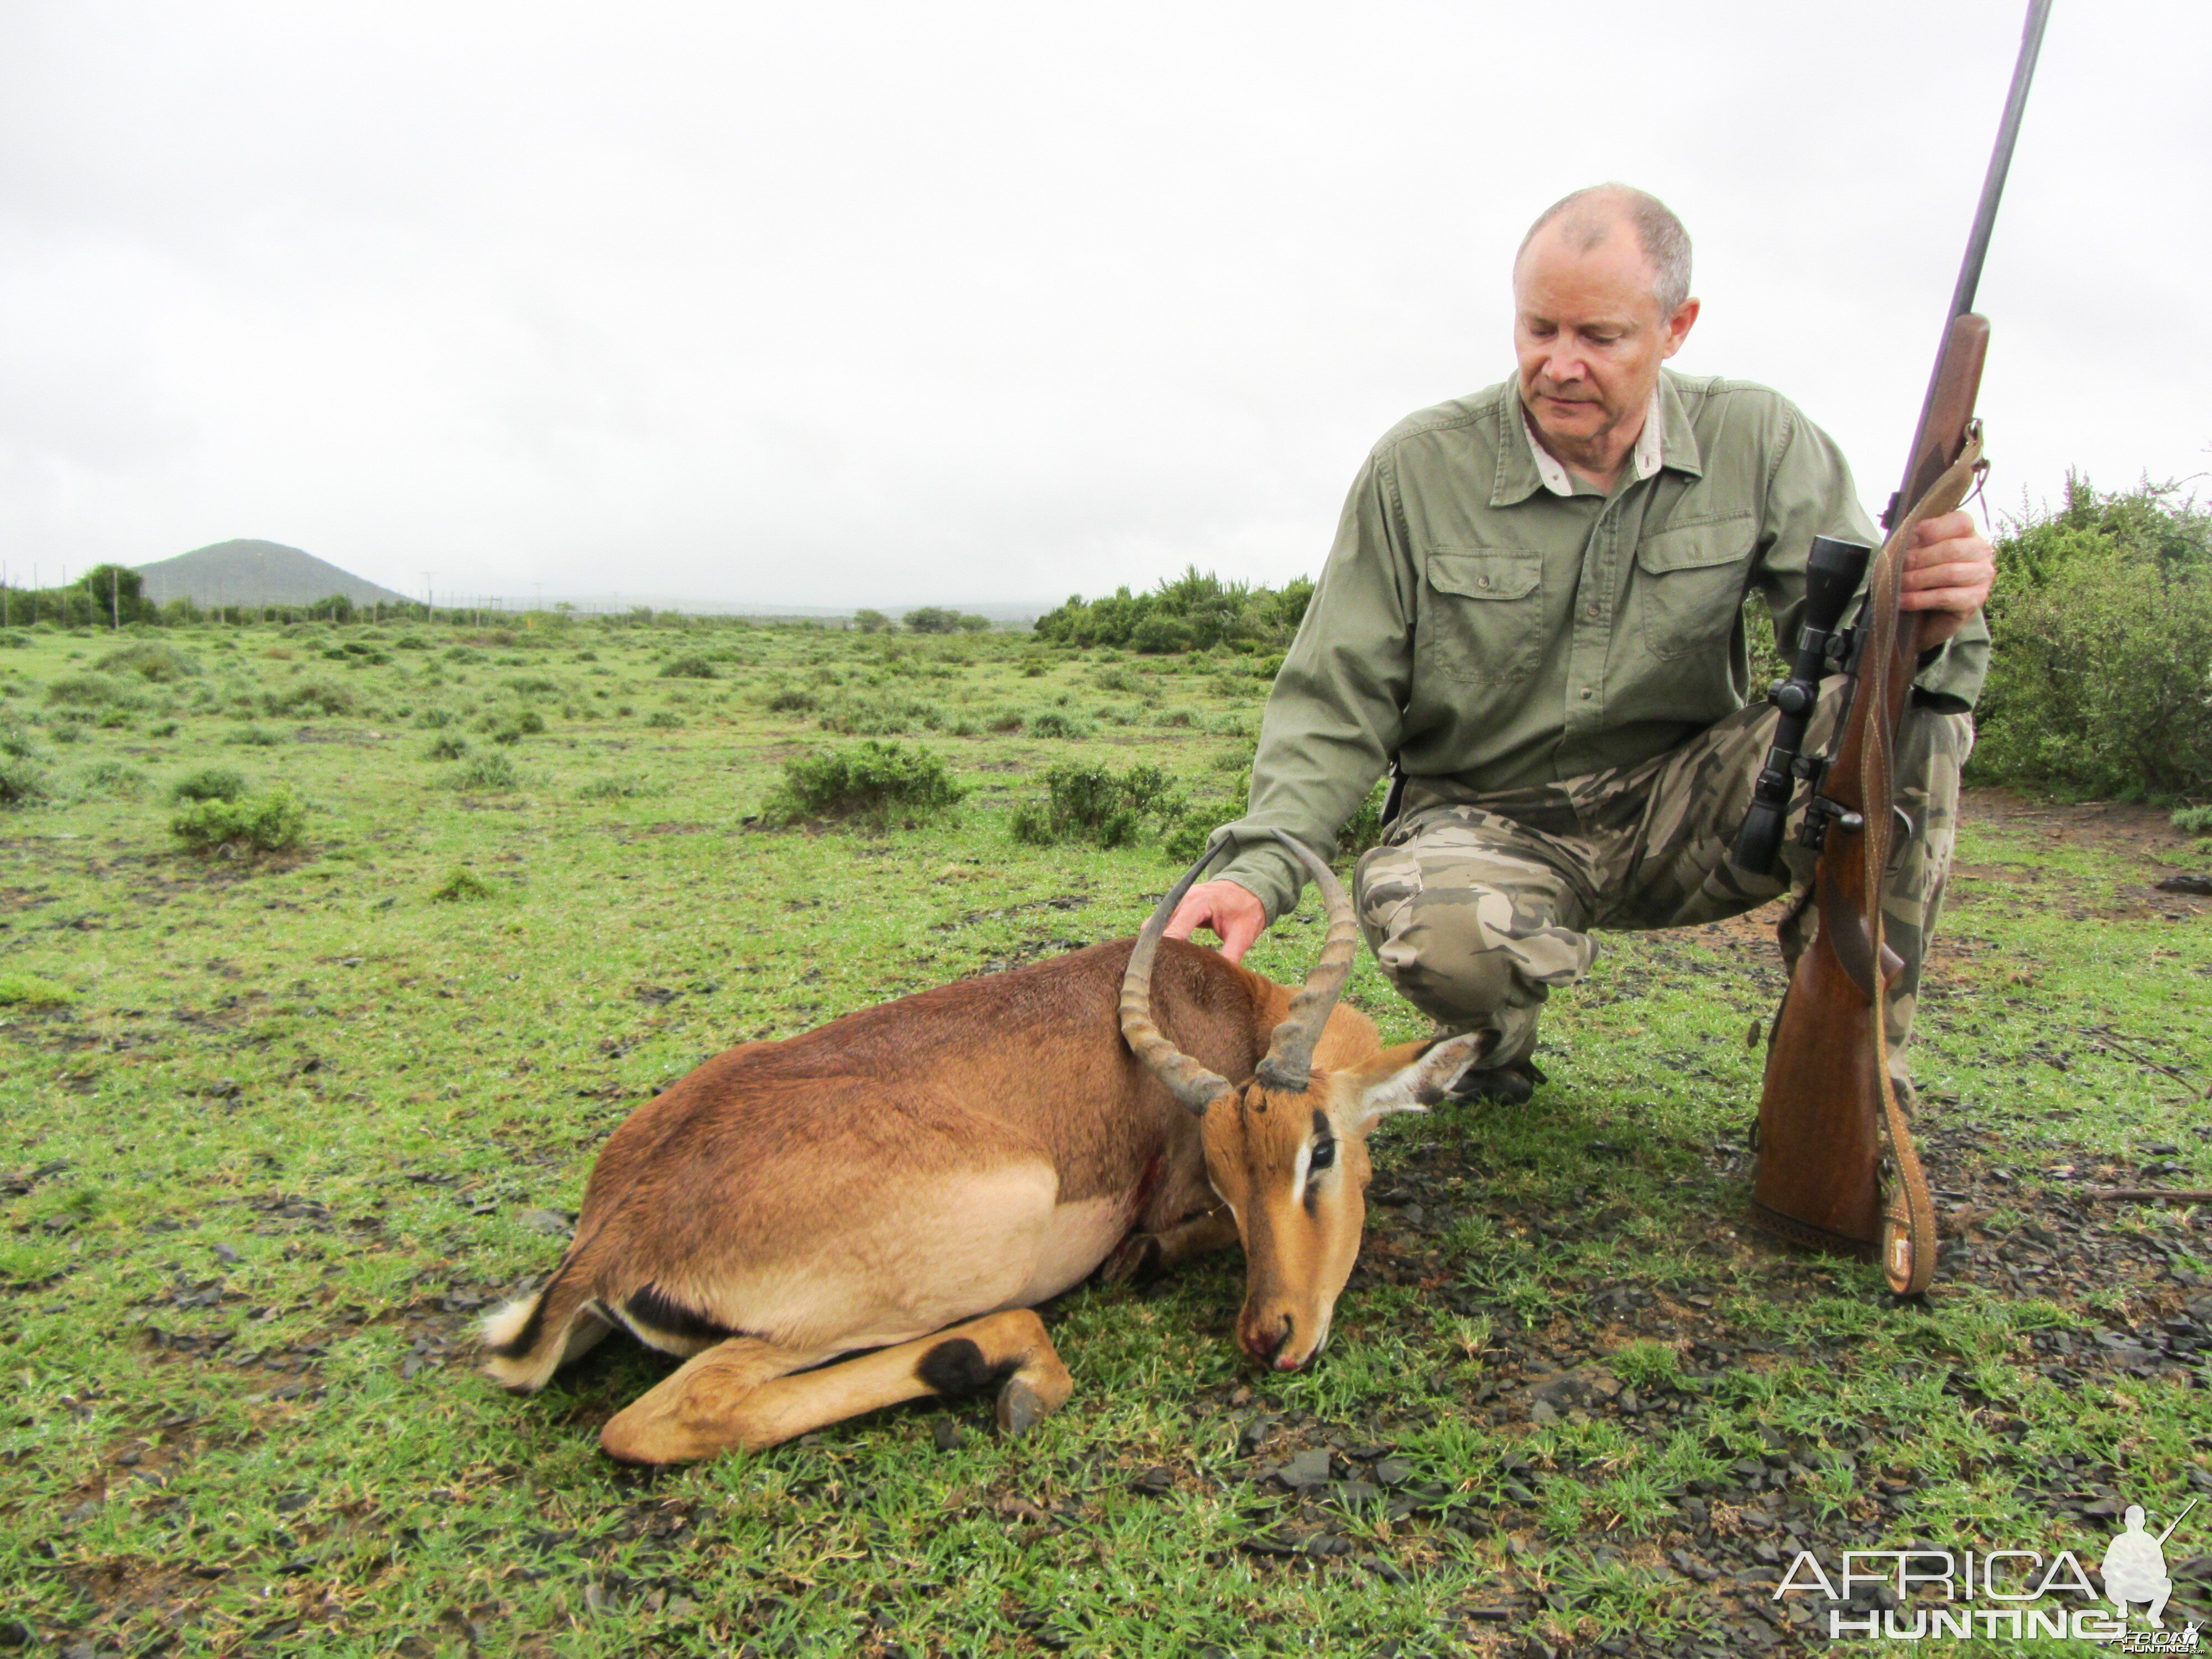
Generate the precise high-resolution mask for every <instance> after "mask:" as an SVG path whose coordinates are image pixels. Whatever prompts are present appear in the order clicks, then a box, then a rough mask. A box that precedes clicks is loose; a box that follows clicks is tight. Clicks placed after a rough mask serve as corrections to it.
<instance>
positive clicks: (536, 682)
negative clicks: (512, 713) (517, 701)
mask: <svg viewBox="0 0 2212 1659" xmlns="http://www.w3.org/2000/svg"><path fill="white" fill-rule="evenodd" d="M507 690H510V691H512V692H513V693H514V695H515V696H518V697H550V696H554V695H555V694H556V693H557V692H558V691H559V690H561V683H560V681H558V680H549V679H547V678H545V677H544V675H542V674H513V675H509V676H508V677H507Z"/></svg>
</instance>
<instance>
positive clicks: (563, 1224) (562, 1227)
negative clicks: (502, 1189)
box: [515, 1210, 576, 1238]
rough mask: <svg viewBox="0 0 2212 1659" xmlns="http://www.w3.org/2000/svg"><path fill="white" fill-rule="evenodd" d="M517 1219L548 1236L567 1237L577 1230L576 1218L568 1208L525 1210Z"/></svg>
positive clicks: (536, 1231) (534, 1230) (533, 1230)
mask: <svg viewBox="0 0 2212 1659" xmlns="http://www.w3.org/2000/svg"><path fill="white" fill-rule="evenodd" d="M515 1219H516V1220H517V1221H519V1222H520V1223H521V1224H522V1225H524V1226H526V1227H527V1228H529V1229H530V1231H532V1232H533V1233H544V1235H545V1236H546V1237H548V1238H566V1237H568V1235H569V1234H571V1233H573V1232H574V1231H576V1218H575V1217H574V1215H573V1214H571V1213H570V1212H568V1211H566V1210H525V1211H524V1212H522V1213H521V1214H520V1215H519V1216H517V1217H515Z"/></svg>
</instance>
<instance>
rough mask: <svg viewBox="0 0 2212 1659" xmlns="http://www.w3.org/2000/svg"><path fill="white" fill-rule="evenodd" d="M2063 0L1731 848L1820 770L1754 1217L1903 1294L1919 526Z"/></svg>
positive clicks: (1747, 854) (2018, 80)
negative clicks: (1838, 686)
mask: <svg viewBox="0 0 2212 1659" xmlns="http://www.w3.org/2000/svg"><path fill="white" fill-rule="evenodd" d="M2050 10H2051V0H2030V4H2029V6H2028V13H2027V27H2026V28H2025V29H2024V31H2023V32H2022V33H2021V47H2020V57H2019V59H2018V61H2017V62H2016V64H2015V66H2014V69H2013V78H2012V89H2011V93H2010V94H2009V95H2008V98H2007V99H2006V101H2005V110H2004V118H2003V119H2002V122H2001V123H2000V125H1999V126H1998V130H1997V142H1996V151H1995V153H1994V154H1993V155H1991V157H1990V168H1989V173H1988V174H1987V176H1986V177H1985V178H1984V180H1983V184H1982V198H1981V204H1980V206H1979V208H1978V210H1977V211H1976V213H1975V216H1974V225H1973V230H1972V234H1970V235H1969V236H1968V238H1967V241H1966V261H1965V264H1964V265H1963V266H1962V268H1961V269H1960V273H1959V283H1958V287H1957V288H1956V289H1954V292H1953V294H1952V296H1951V309H1950V313H1949V315H1948V318H1947V319H1946V320H1945V324H1944V332H1943V343H1942V349H1941V351H1940V352H1939V353H1938V354H1937V356H1936V372H1935V374H1934V375H1933V376H1932V377H1931V378H1930V380H1929V385H1928V393H1927V396H1926V398H1924V399H1923V402H1922V404H1921V409H1920V423H1919V426H1918V427H1917V429H1916V430H1915V432H1914V434H1913V438H1912V448H1911V459H1910V461H1909V463H1908V464H1907V465H1906V468H1905V483H1904V484H1903V486H1902V488H1900V489H1899V490H1898V492H1897V494H1896V495H1893V496H1892V497H1891V498H1890V502H1889V507H1888V509H1887V511H1886V512H1885V513H1883V514H1882V530H1883V532H1884V533H1885V534H1886V536H1887V541H1885V543H1884V544H1883V545H1882V548H1881V551H1880V552H1879V553H1878V554H1875V556H1874V558H1873V562H1872V567H1871V568H1866V565H1865V561H1866V558H1867V555H1868V551H1869V550H1867V549H1865V548H1862V547H1857V546H1856V545H1855V544H1851V543H1848V542H1839V541H1834V540H1831V539H1829V538H1821V539H1820V541H1819V542H1816V543H1815V544H1814V550H1813V553H1812V556H1811V558H1810V560H1809V561H1808V573H1807V582H1806V605H1805V611H1804V620H1803V623H1802V626H1801V629H1800V631H1799V634H1798V638H1797V644H1796V653H1795V657H1794V660H1793V662H1792V665H1791V670H1790V678H1788V679H1786V680H1784V681H1783V682H1782V683H1781V684H1778V685H1777V686H1776V687H1775V688H1774V690H1772V691H1771V693H1770V694H1769V696H1770V700H1771V702H1774V704H1775V705H1776V706H1777V707H1778V708H1779V709H1780V710H1781V712H1782V719H1781V720H1780V722H1779V724H1778V729H1777V732H1776V734H1775V741H1774V743H1773V744H1772V746H1771V750H1770V752H1769V754H1768V756H1767V758H1766V763H1765V767H1764V768H1763V769H1762V770H1761V772H1760V775H1759V781H1758V783H1757V785H1756V786H1755V787H1754V789H1753V799H1752V805H1751V809H1750V811H1748V812H1747V814H1746V816H1745V818H1744V823H1743V828H1742V831H1741V834H1740V835H1739V836H1738V837H1737V841H1736V844H1735V850H1734V854H1733V856H1734V858H1735V862H1736V863H1737V864H1738V865H1740V866H1742V867H1744V868H1746V869H1748V870H1752V871H1755V872H1761V873H1765V872H1771V871H1772V869H1773V867H1774V863H1775V858H1776V854H1778V851H1779V850H1780V844H1781V839H1782V835H1783V830H1784V821H1785V818H1786V816H1787V813H1788V811H1789V808H1790V799H1791V796H1792V794H1793V793H1794V792H1795V788H1796V785H1797V784H1798V783H1799V782H1801V781H1802V783H1803V784H1804V786H1805V789H1806V793H1807V800H1806V805H1805V811H1804V816H1803V820H1802V828H1801V829H1800V831H1799V837H1800V839H1801V841H1802V842H1803V843H1804V844H1805V845H1807V846H1808V847H1811V848H1816V849H1818V852H1819V854H1820V856H1819V859H1818V860H1817V862H1816V864H1815V866H1814V877H1813V884H1812V889H1811V891H1810V893H1809V895H1808V899H1807V902H1809V903H1810V904H1811V905H1812V906H1813V907H1814V908H1815V909H1816V911H1817V913H1818V916H1819V929H1818V932H1817V933H1815V935H1814V939H1813V940H1812V942H1811V943H1810V944H1809V945H1807V946H1806V947H1805V949H1804V950H1803V951H1802V952H1800V953H1799V955H1798V957H1797V959H1796V966H1795V967H1794V969H1792V971H1791V975H1790V988H1789V990H1788V991H1787V992H1786V993H1785V994H1784V998H1783V1002H1782V1006H1781V1009H1780V1011H1779V1012H1778V1013H1777V1014H1776V1016H1775V1020H1774V1026H1773V1030H1772V1032H1771V1036H1770V1038H1769V1041H1768V1044H1767V1052H1766V1081H1765V1088H1764V1090H1763V1091H1762V1092H1761V1094H1760V1097H1759V1129H1758V1138H1757V1142H1756V1145H1757V1147H1758V1165H1757V1172H1756V1174H1755V1176H1754V1177H1753V1187H1752V1218H1753V1221H1754V1222H1755V1223H1757V1224H1758V1225H1759V1226H1761V1227H1762V1228H1764V1229H1765V1230H1766V1231H1770V1232H1773V1233H1777V1234H1778V1235H1780V1236H1781V1237H1784V1238H1787V1239H1789V1240H1790V1241H1792V1242H1793V1243H1801V1244H1808V1245H1811V1246H1813V1247H1814V1248H1815V1249H1825V1250H1829V1251H1832V1252H1836V1253H1838V1254H1844V1255H1862V1256H1863V1255H1875V1254H1877V1253H1878V1254H1879V1255H1880V1258H1881V1262H1882V1267H1883V1271H1884V1272H1885V1273H1886V1274H1887V1277H1888V1279H1889V1283H1890V1286H1891V1288H1892V1289H1893V1290H1895V1291H1898V1292H1899V1293H1900V1294H1912V1295H1917V1294H1918V1293H1919V1292H1920V1291H1924V1290H1926V1289H1927V1288H1928V1284H1929V1279H1932V1278H1933V1277H1934V1275H1935V1269H1936V1213H1935V1206H1934V1204H1933V1203H1932V1201H1931V1200H1930V1199H1929V1193H1928V1182H1927V1177H1926V1176H1924V1175H1923V1173H1922V1170H1921V1168H1920V1158H1919V1154H1918V1153H1917V1152H1916V1151H1915V1149H1914V1147H1913V1144H1912V1134H1911V1128H1910V1127H1909V1126H1908V1125H1907V1123H1906V1121H1905V1113H1904V1109H1903V1108H1902V1106H1901V1105H1900V1104H1899V1101H1898V1097H1897V1091H1896V1089H1895V1087H1894V1085H1893V1083H1892V1081H1891V1078H1890V1056H1889V1044H1888V1036H1887V1030H1886V1028H1885V1025H1884V1020H1883V1015H1884V1012H1885V1006H1886V1004H1887V994H1888V992H1889V990H1890V988H1891V987H1893V985H1894V984H1895V982H1896V980H1897V976H1898V975H1899V973H1901V972H1902V971H1903V969H1904V966H1905V964H1904V963H1903V961H1902V960H1901V959H1900V958H1899V957H1898V955H1897V953H1896V952H1895V951H1892V950H1891V949H1890V948H1889V946H1888V945H1887V944H1886V943H1884V941H1883V939H1882V883H1883V879H1884V876H1885V873H1886V872H1887V870H1888V868H1889V866H1890V861H1891V857H1892V854H1893V851H1894V849H1895V848H1896V847H1897V845H1898V837H1899V835H1900V834H1905V835H1910V834H1913V833H1917V829H1916V827H1915V826H1913V825H1911V824H1910V823H1906V824H1903V825H1900V824H1899V823H1898V819H1899V817H1900V816H1901V815H1900V814H1899V811H1898V808H1897V805H1896V789H1895V784H1896V779H1895V777H1894V775H1893V765H1894V760H1895V755H1896V749H1897V738H1898V728H1899V724H1900V722H1901V720H1903V718H1904V715H1905V709H1906V707H1907V705H1908V702H1909V701H1910V697H1911V685H1912V677H1913V675H1914V673H1915V672H1916V671H1917V668H1918V665H1919V658H1920V652H1921V647H1920V613H1918V612H1917V611H1905V610H1902V609H1901V608H1900V607H1899V596H1900V594H1901V592H1902V591H1903V587H1902V585H1903V581H1904V575H1905V553H1906V550H1907V549H1908V548H1909V547H1910V546H1911V542H1912V532H1913V530H1914V528H1915V526H1917V525H1919V524H1920V523H1921V522H1922V521H1923V520H1927V519H1932V518H1940V517H1941V516H1942V515H1943V514H1944V513H1949V512H1952V511H1953V510H1954V509H1955V508H1956V507H1958V506H1959V505H1960V502H1962V501H1965V500H1966V497H1967V495H1968V492H1969V491H1970V490H1971V489H1972V487H1973V485H1974V483H1976V482H1977V480H1978V476H1979V473H1980V471H1981V469H1982V444H1981V423H1980V422H1978V421H1977V420H1976V419H1975V418H1974V398H1975V395H1976V393H1977V392H1978V390H1979V388H1980V385H1981V379H1982V362H1983V358H1984V356H1985V355H1986V353H1987V351H1988V349H1989V323H1988V321H1987V319H1984V318H1982V317H1979V316H1978V315H1976V314H1975V313H1974V310H1973V303H1974V289H1975V288H1976V286H1977V285H1978V283H1979V281H1980V278H1981V270H1982V260H1983V258H1984V254H1985V253H1986V252H1988V248H1989V240H1990V227H1991V226H1992V224H1993V223H1994V222H1996V209H1997V198H1998V197H1999V196H2000V195H2001V194H2002V191H2003V189H2004V179H2005V173H2006V170H2007V168H2008V167H2009V166H2010V164H2011V161H2012V152H2013V145H2014V142H2015V139H2016V138H2017V137H2018V136H2019V132H2020V118H2021V110H2022V108H2023V107H2024V106H2025V105H2026V103H2027V88H2028V82H2029V80H2030V79H2031V78H2032V77H2033V75H2034V72H2035V58H2036V53H2037V51H2038V49H2039V47H2040V46H2041V45H2042V43H2043V28H2044V24H2045V21H2046V20H2047V18H2048V17H2049V15H2050ZM1862 569H1865V571H1866V579H1865V599H1864V602H1863V605H1861V607H1860V611H1859V620H1858V623H1857V626H1856V627H1854V628H1850V629H1845V628H1843V627H1841V626H1839V624H1840V623H1842V621H1843V617H1844V611H1845V610H1846V609H1847V607H1848V606H1849V604H1850V600H1851V599H1852V597H1853V595H1854V593H1855V592H1856V591H1857V588H1858V586H1859V572H1860V571H1861V570H1862ZM1838 671H1840V672H1841V673H1842V674H1843V675H1844V676H1845V679H1844V690H1843V692H1842V696H1844V698H1846V699H1847V700H1848V701H1847V706H1846V707H1845V708H1844V713H1843V714H1842V717H1841V719H1840V720H1838V738H1837V739H1836V743H1835V746H1834V750H1833V752H1832V754H1831V755H1830V756H1828V757H1825V758H1823V757H1814V756H1807V755H1803V754H1801V753H1800V752H1799V750H1800V746H1801V745H1802V743H1803V741H1804V737H1805V732H1806V729H1807V727H1808V724H1809V722H1810V720H1811V719H1812V714H1813V711H1814V705H1815V703H1816V702H1817V700H1818V698H1819V696H1820V683H1821V681H1822V679H1823V678H1825V677H1826V676H1828V675H1832V674H1834V673H1837V672H1838ZM1786 926H1788V924H1785V927H1786ZM1885 1134H1886V1135H1887V1141H1888V1153H1889V1158H1888V1163H1889V1173H1888V1179H1887V1181H1885V1180H1884V1178H1883V1171H1882V1141H1883V1139H1884V1136H1885Z"/></svg>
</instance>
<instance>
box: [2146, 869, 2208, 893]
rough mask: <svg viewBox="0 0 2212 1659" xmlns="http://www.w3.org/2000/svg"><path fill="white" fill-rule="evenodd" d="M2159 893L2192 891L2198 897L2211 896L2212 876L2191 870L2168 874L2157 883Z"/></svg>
mask: <svg viewBox="0 0 2212 1659" xmlns="http://www.w3.org/2000/svg"><path fill="white" fill-rule="evenodd" d="M2157 886H2158V890H2159V891H2160V892H2161V893H2194V894H2196V895H2197V896H2198V897H2199V898H2212V876H2208V875H2202V874H2199V873H2197V872H2194V871H2191V872H2187V873H2185V874H2183V875H2179V876H2168V877H2167V878H2166V879H2165V880H2164V881H2161V882H2160V883H2158V884H2157Z"/></svg>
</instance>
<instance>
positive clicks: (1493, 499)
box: [1490, 371, 1703, 507]
mask: <svg viewBox="0 0 2212 1659" xmlns="http://www.w3.org/2000/svg"><path fill="white" fill-rule="evenodd" d="M1503 401H1504V404H1505V412H1506V413H1507V414H1509V415H1510V416H1514V417H1516V418H1515V419H1514V420H1513V421H1512V422H1511V425H1512V427H1513V428H1517V429H1518V431H1519V435H1520V441H1519V442H1517V443H1516V442H1515V441H1513V440H1512V439H1511V438H1510V437H1509V438H1507V439H1506V441H1504V442H1503V443H1501V444H1500V445H1498V473H1497V477H1496V478H1495V479H1494V480H1493V482H1492V489H1491V495H1490V504H1491V505H1492V507H1510V506H1512V505H1513V504H1514V503H1516V502H1517V501H1526V500H1527V499H1528V497H1529V496H1531V495H1534V494H1535V493H1536V491H1537V490H1539V489H1544V490H1547V491H1549V492H1550V493H1551V494H1553V495H1573V494H1574V493H1575V480H1574V476H1573V475H1572V474H1571V473H1570V472H1569V471H1567V469H1566V468H1565V467H1564V466H1562V465H1560V464H1559V461H1558V459H1556V458H1555V457H1554V456H1553V454H1552V453H1551V452H1550V451H1549V450H1547V449H1546V448H1545V447H1544V446H1543V445H1542V444H1541V443H1539V442H1538V441H1537V440H1536V432H1535V428H1534V425H1533V424H1532V423H1531V422H1530V421H1529V419H1528V409H1527V408H1526V407H1525V406H1524V405H1523V404H1522V402H1521V386H1520V382H1519V381H1518V380H1508V381H1507V382H1506V383H1505V386H1504V399H1503ZM1701 459H1702V458H1701V457H1700V456H1699V453H1698V439H1697V434H1696V432H1695V431H1694V430H1693V429H1692V428H1691V425H1690V415H1689V411H1688V410H1686V409H1685V408H1683V406H1682V399H1681V397H1680V394H1679V393H1677V392H1676V391H1675V390H1674V384H1673V381H1672V379H1671V377H1670V376H1669V375H1668V374H1666V373H1664V372H1663V371H1662V373H1661V374H1660V376H1659V382H1658V384H1657V385H1656V386H1653V387H1652V388H1651V401H1650V404H1648V405H1647V406H1646V407H1645V409H1644V429H1643V430H1642V431H1641V432H1639V433H1638V434H1637V435H1636V447H1635V449H1634V450H1633V451H1632V453H1631V454H1630V456H1629V461H1628V465H1629V469H1630V477H1631V478H1632V480H1640V479H1644V478H1648V477H1651V476H1652V475H1653V474H1654V473H1656V472H1657V471H1659V469H1660V468H1661V467H1662V466H1671V467H1673V468H1674V469H1675V470H1676V471H1680V472H1686V473H1688V474H1689V475H1690V476H1691V477H1698V476H1699V475H1700V473H1701V472H1702V470H1703V469H1702V467H1701V465H1700V461H1701Z"/></svg>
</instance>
